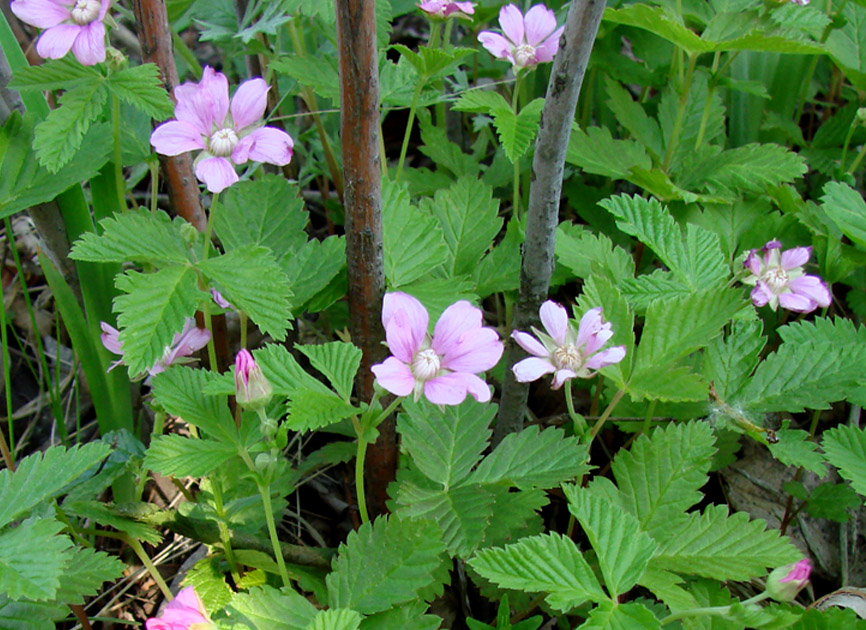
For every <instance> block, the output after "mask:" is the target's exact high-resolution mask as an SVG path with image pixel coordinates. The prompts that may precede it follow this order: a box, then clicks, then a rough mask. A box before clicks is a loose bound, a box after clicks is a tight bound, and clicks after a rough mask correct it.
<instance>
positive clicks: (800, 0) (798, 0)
mask: <svg viewBox="0 0 866 630" xmlns="http://www.w3.org/2000/svg"><path fill="white" fill-rule="evenodd" d="M809 2H810V0H791V3H792V4H797V5H800V6H801V7H805V6H806V5H808V4H809Z"/></svg>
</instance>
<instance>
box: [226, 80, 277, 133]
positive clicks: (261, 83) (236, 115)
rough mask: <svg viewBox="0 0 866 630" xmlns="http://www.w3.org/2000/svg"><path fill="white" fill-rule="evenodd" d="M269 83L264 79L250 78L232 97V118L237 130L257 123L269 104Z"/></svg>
mask: <svg viewBox="0 0 866 630" xmlns="http://www.w3.org/2000/svg"><path fill="white" fill-rule="evenodd" d="M268 89H269V88H268V84H267V82H266V81H265V80H264V79H250V80H249V81H244V82H243V83H241V85H240V87H238V89H237V91H236V92H235V95H234V96H233V97H232V104H231V111H232V120H233V121H234V126H235V130H236V131H240V130H241V129H244V128H245V127H249V126H250V125H252V124H254V123H257V122H258V121H259V120H261V118H262V116H264V114H265V108H266V107H267V106H268Z"/></svg>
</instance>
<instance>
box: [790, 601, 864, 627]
mask: <svg viewBox="0 0 866 630" xmlns="http://www.w3.org/2000/svg"><path fill="white" fill-rule="evenodd" d="M791 630H866V620H863V619H860V618H859V617H858V616H857V613H856V612H854V611H853V610H851V609H850V608H835V607H832V606H831V607H829V608H827V609H826V610H817V609H814V608H813V609H810V610H806V611H804V612H803V615H802V616H801V617H800V618H799V619H798V620H797V621H796V623H794V625H793V626H791Z"/></svg>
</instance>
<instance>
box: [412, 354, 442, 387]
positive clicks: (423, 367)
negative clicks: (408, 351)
mask: <svg viewBox="0 0 866 630" xmlns="http://www.w3.org/2000/svg"><path fill="white" fill-rule="evenodd" d="M441 363H442V359H441V358H440V357H439V355H438V354H436V351H435V350H433V348H428V349H427V350H422V351H421V352H419V353H418V354H416V355H415V358H413V359H412V365H411V368H410V369H411V370H412V375H413V376H414V377H415V380H417V381H421V382H422V383H423V382H427V381H429V380H430V379H431V378H434V377H435V376H436V375H437V374H439V367H440V365H441Z"/></svg>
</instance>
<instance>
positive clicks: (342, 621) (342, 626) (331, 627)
mask: <svg viewBox="0 0 866 630" xmlns="http://www.w3.org/2000/svg"><path fill="white" fill-rule="evenodd" d="M360 625H361V615H360V613H358V612H357V611H354V610H350V609H348V608H331V609H330V610H320V611H319V612H318V614H317V615H316V616H315V618H314V619H313V621H312V622H311V623H310V625H309V626H307V628H308V630H357V628H358V626H360Z"/></svg>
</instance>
